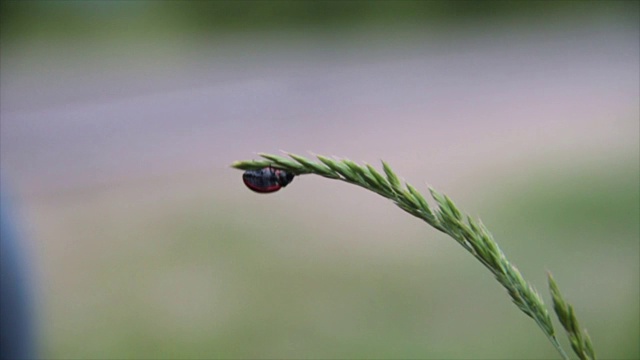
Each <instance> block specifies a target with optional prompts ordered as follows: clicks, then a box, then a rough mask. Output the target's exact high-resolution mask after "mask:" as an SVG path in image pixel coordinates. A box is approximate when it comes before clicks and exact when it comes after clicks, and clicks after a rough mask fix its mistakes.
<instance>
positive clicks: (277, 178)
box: [242, 166, 295, 194]
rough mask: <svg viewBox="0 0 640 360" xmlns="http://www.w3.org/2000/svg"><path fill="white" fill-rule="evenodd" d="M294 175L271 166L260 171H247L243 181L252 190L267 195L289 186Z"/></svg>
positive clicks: (243, 175)
mask: <svg viewBox="0 0 640 360" xmlns="http://www.w3.org/2000/svg"><path fill="white" fill-rule="evenodd" d="M294 176H295V175H293V174H292V173H289V172H286V171H284V170H280V169H274V168H272V167H271V166H269V167H266V168H262V169H259V170H247V171H245V172H244V174H242V181H244V184H245V185H246V186H247V187H248V188H249V189H251V190H253V191H255V192H257V193H261V194H267V193H272V192H276V191H278V190H280V188H283V187H285V186H287V185H288V184H289V183H290V182H291V181H292V180H293V177H294Z"/></svg>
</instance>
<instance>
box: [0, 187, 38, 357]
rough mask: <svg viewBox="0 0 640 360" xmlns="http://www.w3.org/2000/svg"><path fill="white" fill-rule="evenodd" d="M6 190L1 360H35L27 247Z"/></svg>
mask: <svg viewBox="0 0 640 360" xmlns="http://www.w3.org/2000/svg"><path fill="white" fill-rule="evenodd" d="M14 219H15V214H14V213H13V212H12V208H11V204H10V199H9V198H8V196H7V194H6V189H5V186H4V185H2V186H0V359H2V360H5V359H6V360H9V359H10V360H22V359H34V358H35V357H36V349H35V341H34V339H35V332H34V323H33V321H34V319H33V312H32V309H33V308H32V299H31V296H30V291H31V290H32V289H31V287H30V286H31V284H30V281H29V276H28V275H29V273H28V262H27V261H26V258H27V256H26V254H25V252H24V248H23V247H24V245H25V244H24V243H22V242H21V238H20V234H19V232H18V231H17V226H16V224H15V220H14Z"/></svg>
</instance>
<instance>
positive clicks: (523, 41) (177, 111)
mask: <svg viewBox="0 0 640 360" xmlns="http://www.w3.org/2000/svg"><path fill="white" fill-rule="evenodd" d="M637 35H638V34H637V33H636V30H634V29H625V28H615V27H613V26H609V27H606V28H605V29H600V28H585V29H573V30H566V31H562V30H557V29H556V30H555V31H554V30H550V31H548V32H545V33H540V32H533V33H528V32H526V31H523V32H522V33H518V32H514V33H505V32H500V31H496V32H493V33H484V34H477V35H468V34H467V36H465V37H462V36H459V37H457V36H451V37H445V38H443V37H441V36H440V37H435V36H430V35H429V34H413V35H412V36H411V37H408V38H406V39H405V38H403V37H402V36H397V35H396V36H389V37H384V36H377V37H376V36H372V37H354V39H352V40H344V39H336V38H333V37H331V36H326V37H317V38H309V39H306V38H299V39H293V40H291V39H289V40H280V39H279V38H278V37H277V36H271V37H269V36H267V37H265V38H264V39H262V38H258V39H257V40H256V39H253V40H252V39H244V38H243V39H231V40H229V41H226V42H225V41H217V42H207V41H206V40H202V41H200V42H194V41H191V42H186V43H181V42H180V41H179V40H172V41H167V42H166V43H163V44H148V45H147V47H141V46H133V45H131V44H130V45H129V46H123V47H122V48H119V47H116V46H114V47H108V48H102V49H101V48H97V47H95V48H92V47H88V48H85V47H81V46H77V44H64V43H62V44H56V43H51V44H28V45H25V46H24V47H21V48H15V49H10V51H3V52H2V74H1V76H2V78H1V87H0V90H1V95H2V102H1V107H0V111H1V138H0V139H1V150H2V151H1V160H2V164H3V170H4V171H7V173H8V174H9V176H11V178H12V179H13V180H14V181H15V182H16V183H19V184H20V188H21V190H22V191H24V192H26V193H32V192H36V193H40V192H45V193H48V192H56V191H60V190H64V189H78V188H82V187H91V186H96V185H97V186H100V184H107V185H108V184H109V183H111V182H113V181H126V179H133V178H148V177H150V176H152V177H154V176H155V177H157V176H160V177H163V176H166V175H169V174H180V173H207V172H220V174H221V175H220V176H221V178H220V182H221V183H224V182H225V181H226V179H227V178H226V174H227V173H229V172H228V171H226V170H225V171H223V169H226V168H227V166H228V164H229V163H230V162H231V161H232V160H235V159H241V158H248V157H252V156H254V155H253V152H256V151H268V152H274V151H278V150H279V149H284V150H287V151H294V152H302V153H306V152H307V151H314V152H318V153H325V154H336V155H346V156H350V157H352V158H354V159H355V160H367V161H371V162H375V161H377V159H378V158H379V157H385V158H386V159H387V160H389V161H391V162H392V163H394V164H398V165H402V166H403V168H404V169H407V170H416V171H428V172H429V174H430V178H431V179H432V181H436V182H437V181H440V180H444V179H445V177H446V176H453V177H456V176H463V174H464V172H465V171H469V170H470V169H471V168H474V167H482V166H485V165H483V164H486V162H496V163H497V164H503V165H505V164H507V165H508V164H511V163H516V162H518V161H522V160H521V159H523V158H526V157H527V156H531V155H533V156H534V158H535V157H547V156H548V155H549V154H554V153H555V155H554V156H559V157H562V156H565V157H569V158H570V157H573V156H575V155H576V154H579V153H584V154H590V155H591V156H597V154H600V153H602V151H605V150H606V151H605V152H607V151H609V150H611V151H613V152H614V153H615V149H616V148H621V149H622V150H621V151H628V149H634V148H635V149H637V146H638V145H637V143H638V116H639V113H638V112H639V110H638V107H639V106H638V102H639V100H638V99H639V96H640V94H639V89H638V88H639V85H638V77H639V75H638V74H639V73H638V72H639V70H638V63H639V59H638V36H637ZM136 45H139V44H136ZM74 46H77V47H74ZM625 149H626V150H625ZM636 155H637V154H636ZM630 156H633V154H630ZM436 168H437V169H440V170H439V171H434V169H436ZM405 172H406V171H405ZM222 174H225V175H222ZM439 174H440V175H439ZM446 174H448V175H446ZM234 175H237V174H234ZM440 176H442V177H443V178H442V179H441V178H439V177H440Z"/></svg>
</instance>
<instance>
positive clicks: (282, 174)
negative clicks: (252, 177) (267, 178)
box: [274, 169, 295, 187]
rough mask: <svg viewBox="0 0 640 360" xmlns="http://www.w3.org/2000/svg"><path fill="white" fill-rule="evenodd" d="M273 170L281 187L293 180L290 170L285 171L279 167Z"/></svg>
mask: <svg viewBox="0 0 640 360" xmlns="http://www.w3.org/2000/svg"><path fill="white" fill-rule="evenodd" d="M274 171H275V173H276V179H277V180H278V184H280V186H282V187H285V186H287V185H288V184H289V183H290V182H291V181H293V178H294V176H295V175H293V174H292V173H290V172H286V171H284V170H280V169H275V170H274Z"/></svg>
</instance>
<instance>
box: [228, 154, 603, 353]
mask: <svg viewBox="0 0 640 360" xmlns="http://www.w3.org/2000/svg"><path fill="white" fill-rule="evenodd" d="M260 156H262V157H263V158H264V159H263V160H248V161H239V162H235V163H233V165H232V166H233V167H234V168H237V169H241V170H252V169H260V168H264V167H267V166H271V167H274V168H278V169H282V170H285V171H288V172H291V173H293V174H295V175H303V174H316V175H320V176H322V177H326V178H329V179H334V180H341V181H344V182H347V183H350V184H354V185H358V186H360V187H363V188H365V189H367V190H370V191H373V192H375V193H377V194H378V195H380V196H383V197H385V198H387V199H389V200H391V201H393V202H394V203H395V204H396V205H397V206H398V207H400V208H401V209H402V210H404V211H406V212H407V213H409V214H411V215H413V216H415V217H418V218H420V219H421V220H423V221H425V222H426V223H427V224H429V225H431V226H432V227H434V228H435V229H437V230H439V231H441V232H443V233H445V234H447V235H449V236H450V237H451V238H453V239H454V240H455V241H456V242H457V243H458V244H460V245H461V246H462V247H463V248H464V249H465V250H466V251H467V252H469V253H470V254H471V255H473V257H475V258H476V259H477V260H478V261H479V262H480V263H481V264H482V265H484V267H486V268H487V269H488V270H489V271H490V272H491V273H492V274H493V276H494V277H495V278H496V280H498V282H499V283H500V284H501V285H502V286H503V287H504V288H505V289H506V290H507V293H508V294H509V296H510V297H511V300H512V301H513V303H514V304H515V305H516V306H517V307H518V308H519V309H520V311H522V312H523V313H525V314H526V315H527V316H529V317H531V318H532V319H533V320H534V321H535V322H536V324H537V325H538V327H539V328H540V329H541V330H542V332H543V333H544V334H545V336H546V337H547V339H549V341H550V342H551V344H552V345H553V347H554V348H555V349H556V350H557V351H558V353H559V354H560V356H561V357H562V358H563V359H564V360H568V359H569V356H568V355H567V354H566V352H565V351H564V350H563V348H562V346H560V343H559V342H558V339H557V338H556V335H555V330H554V328H553V324H552V322H551V317H550V316H549V311H548V310H547V307H546V306H545V304H544V302H543V301H542V298H541V297H540V295H539V294H538V292H537V291H536V290H535V289H534V288H533V286H531V285H530V284H529V283H528V282H526V281H525V280H524V278H523V277H522V275H521V274H520V271H519V270H518V269H517V268H516V267H515V266H514V265H513V264H511V262H509V261H508V260H507V257H506V256H505V254H504V253H503V252H502V250H500V247H499V246H498V244H497V243H496V242H495V240H494V239H493V236H492V235H491V233H490V232H489V230H488V229H487V228H486V227H485V226H484V225H483V224H482V222H481V221H480V220H476V219H473V218H471V217H470V216H468V215H466V214H465V213H463V212H462V211H460V210H459V209H458V207H457V206H456V205H455V204H454V203H453V201H452V200H451V199H450V198H449V197H448V196H446V195H444V194H441V193H439V192H437V191H436V190H434V189H432V188H429V191H430V193H431V197H432V198H433V199H434V200H435V202H436V204H437V206H436V207H432V206H430V205H429V204H428V203H427V201H426V199H425V198H424V196H423V195H422V194H420V193H419V192H418V191H417V190H416V189H415V188H414V187H413V186H411V185H410V184H408V183H405V184H404V185H402V184H401V182H400V179H399V177H398V176H397V175H396V174H395V173H394V172H393V170H391V167H389V165H388V164H387V163H385V162H382V167H383V170H384V175H383V174H381V173H380V172H378V171H377V170H376V169H375V168H373V167H372V166H371V165H364V166H362V165H358V164H356V163H354V162H353V161H350V160H344V159H343V160H336V159H331V158H328V157H325V156H321V155H318V156H317V158H318V160H319V162H314V161H312V160H309V159H307V158H305V157H302V156H299V155H295V154H289V158H287V157H283V156H278V155H271V154H260ZM549 288H550V291H551V294H552V298H553V302H554V310H555V312H556V315H557V316H558V318H559V319H560V322H561V324H562V325H563V327H564V329H565V331H566V332H567V335H568V336H569V340H570V341H571V347H572V349H573V350H574V352H575V353H576V354H577V355H578V357H579V358H580V359H581V360H595V352H594V350H593V346H592V344H591V340H590V339H589V336H588V335H587V334H586V331H585V332H582V331H581V330H580V328H579V325H578V320H577V319H576V317H575V313H574V311H573V308H572V307H571V305H569V304H568V303H567V302H566V301H565V300H564V299H563V298H562V295H561V294H560V291H559V290H558V287H557V285H556V283H555V281H554V280H553V278H552V277H551V275H550V274H549Z"/></svg>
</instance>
